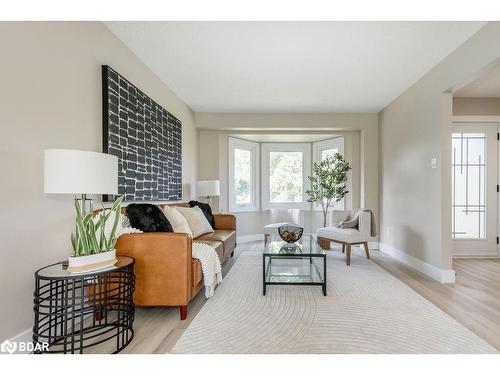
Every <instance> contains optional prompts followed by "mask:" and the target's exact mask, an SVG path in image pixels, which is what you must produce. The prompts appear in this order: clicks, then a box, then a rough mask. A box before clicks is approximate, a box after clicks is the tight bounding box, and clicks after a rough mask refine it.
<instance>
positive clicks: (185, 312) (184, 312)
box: [180, 305, 188, 320]
mask: <svg viewBox="0 0 500 375" xmlns="http://www.w3.org/2000/svg"><path fill="white" fill-rule="evenodd" d="M180 312H181V320H186V318H187V315H188V307H187V305H184V306H180Z"/></svg>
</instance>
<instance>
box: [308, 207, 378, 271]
mask: <svg viewBox="0 0 500 375" xmlns="http://www.w3.org/2000/svg"><path fill="white" fill-rule="evenodd" d="M350 215H352V212H351V211H346V216H347V217H348V216H350ZM371 225H372V222H371V213H370V212H369V211H362V212H359V216H358V223H357V226H356V227H352V228H340V227H339V226H329V227H325V228H319V229H318V230H317V231H316V235H317V241H318V244H319V246H320V247H321V248H322V249H324V250H329V249H330V245H331V243H332V242H334V243H339V244H341V245H342V253H345V254H346V264H347V265H348V266H350V265H351V247H352V246H353V245H362V246H363V247H364V248H365V253H366V257H367V258H368V259H370V252H369V249H368V241H369V240H370V238H371V234H372V228H371Z"/></svg>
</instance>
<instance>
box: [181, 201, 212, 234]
mask: <svg viewBox="0 0 500 375" xmlns="http://www.w3.org/2000/svg"><path fill="white" fill-rule="evenodd" d="M177 210H178V211H179V212H180V213H181V214H182V215H183V216H184V217H185V218H186V220H187V222H188V224H189V228H191V231H192V232H193V238H196V237H198V236H200V235H202V234H205V233H211V232H213V231H214V230H213V228H212V226H211V225H210V223H209V222H208V220H207V218H206V217H205V215H204V214H203V211H202V210H201V209H200V207H197V206H196V207H193V208H186V207H177Z"/></svg>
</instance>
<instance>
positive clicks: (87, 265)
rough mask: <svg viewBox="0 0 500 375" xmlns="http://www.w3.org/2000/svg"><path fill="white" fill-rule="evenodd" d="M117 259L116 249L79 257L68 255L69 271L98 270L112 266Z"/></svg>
mask: <svg viewBox="0 0 500 375" xmlns="http://www.w3.org/2000/svg"><path fill="white" fill-rule="evenodd" d="M117 261H118V260H117V259H116V250H111V251H106V252H104V253H99V254H92V255H83V256H79V257H68V271H69V272H71V273H85V272H91V271H97V270H101V269H104V268H108V267H111V266H112V265H114V264H115V263H116V262H117Z"/></svg>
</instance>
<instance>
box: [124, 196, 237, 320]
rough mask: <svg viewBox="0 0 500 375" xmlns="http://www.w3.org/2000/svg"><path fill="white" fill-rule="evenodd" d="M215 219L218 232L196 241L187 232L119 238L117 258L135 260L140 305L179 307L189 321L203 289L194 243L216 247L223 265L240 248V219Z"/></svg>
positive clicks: (136, 297)
mask: <svg viewBox="0 0 500 375" xmlns="http://www.w3.org/2000/svg"><path fill="white" fill-rule="evenodd" d="M183 205H184V204H183ZM158 206H159V207H162V205H158ZM174 206H175V205H174ZM122 210H125V208H124V209H122ZM214 217H215V228H216V229H215V232H214V233H209V234H204V235H202V236H200V237H198V238H194V239H193V238H191V236H190V235H188V234H184V233H164V232H161V233H160V232H158V233H134V234H126V235H123V236H120V237H119V238H118V241H117V243H116V252H117V255H124V256H130V257H133V258H135V276H136V284H135V292H134V303H135V304H136V306H179V307H180V314H181V319H182V320H184V319H186V317H187V306H188V304H189V301H191V300H192V299H193V298H194V297H195V296H196V295H197V294H198V292H199V291H200V290H201V289H202V288H203V273H202V270H201V264H200V261H199V260H197V259H193V258H192V256H191V249H192V247H191V246H192V243H193V241H194V242H204V243H208V244H210V245H212V246H213V247H214V248H215V250H216V252H217V254H218V255H219V258H220V260H221V263H224V262H225V261H226V260H227V258H229V257H231V256H233V254H234V249H235V247H236V217H235V216H234V215H229V214H216V215H214Z"/></svg>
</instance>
